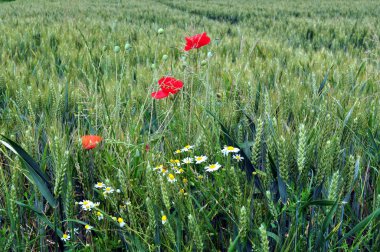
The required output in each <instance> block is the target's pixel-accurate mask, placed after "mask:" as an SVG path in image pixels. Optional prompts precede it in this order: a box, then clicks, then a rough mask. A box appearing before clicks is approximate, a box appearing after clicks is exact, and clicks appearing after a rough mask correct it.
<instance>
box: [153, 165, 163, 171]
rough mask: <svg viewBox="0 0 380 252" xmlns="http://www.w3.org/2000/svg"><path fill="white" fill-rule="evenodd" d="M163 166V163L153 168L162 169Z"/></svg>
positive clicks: (154, 169)
mask: <svg viewBox="0 0 380 252" xmlns="http://www.w3.org/2000/svg"><path fill="white" fill-rule="evenodd" d="M162 168H164V166H163V165H162V164H161V165H158V166H156V167H154V168H153V171H157V170H160V171H161V170H162Z"/></svg>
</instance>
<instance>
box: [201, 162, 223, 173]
mask: <svg viewBox="0 0 380 252" xmlns="http://www.w3.org/2000/svg"><path fill="white" fill-rule="evenodd" d="M221 167H222V166H221V165H220V164H219V163H215V164H211V165H208V166H206V167H205V169H206V171H208V172H214V171H217V170H219V169H220V168H221Z"/></svg>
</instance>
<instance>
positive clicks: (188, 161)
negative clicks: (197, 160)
mask: <svg viewBox="0 0 380 252" xmlns="http://www.w3.org/2000/svg"><path fill="white" fill-rule="evenodd" d="M193 161H194V159H193V158H191V157H187V158H184V159H183V160H182V163H183V164H191V163H193Z"/></svg>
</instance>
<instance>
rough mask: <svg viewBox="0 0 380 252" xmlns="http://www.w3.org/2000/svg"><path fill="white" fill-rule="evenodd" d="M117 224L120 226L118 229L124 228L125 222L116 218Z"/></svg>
mask: <svg viewBox="0 0 380 252" xmlns="http://www.w3.org/2000/svg"><path fill="white" fill-rule="evenodd" d="M117 222H119V225H120V227H124V226H125V222H124V220H123V218H120V217H119V218H118V219H117Z"/></svg>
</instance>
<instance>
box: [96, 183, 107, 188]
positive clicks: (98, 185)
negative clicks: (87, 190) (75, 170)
mask: <svg viewBox="0 0 380 252" xmlns="http://www.w3.org/2000/svg"><path fill="white" fill-rule="evenodd" d="M104 187H106V185H105V184H104V183H103V182H98V183H96V185H95V188H104Z"/></svg>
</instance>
